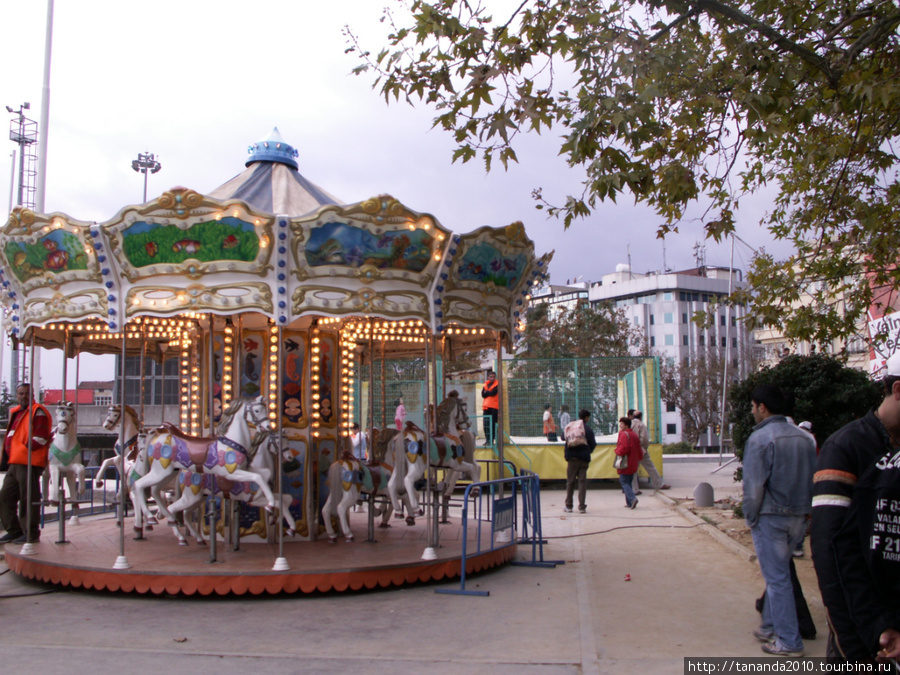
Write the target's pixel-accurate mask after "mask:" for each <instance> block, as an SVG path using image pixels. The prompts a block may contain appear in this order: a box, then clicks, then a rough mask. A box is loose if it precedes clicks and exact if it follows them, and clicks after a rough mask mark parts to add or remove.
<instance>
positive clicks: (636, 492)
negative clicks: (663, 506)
mask: <svg viewBox="0 0 900 675" xmlns="http://www.w3.org/2000/svg"><path fill="white" fill-rule="evenodd" d="M634 494H636V495H642V494H644V493H643V492H642V491H640V490H635V492H634Z"/></svg>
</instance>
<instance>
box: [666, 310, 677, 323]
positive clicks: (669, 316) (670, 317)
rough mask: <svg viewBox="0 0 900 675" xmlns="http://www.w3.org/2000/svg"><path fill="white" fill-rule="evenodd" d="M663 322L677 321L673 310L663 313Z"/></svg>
mask: <svg viewBox="0 0 900 675" xmlns="http://www.w3.org/2000/svg"><path fill="white" fill-rule="evenodd" d="M663 323H675V315H674V314H672V312H666V313H665V314H663Z"/></svg>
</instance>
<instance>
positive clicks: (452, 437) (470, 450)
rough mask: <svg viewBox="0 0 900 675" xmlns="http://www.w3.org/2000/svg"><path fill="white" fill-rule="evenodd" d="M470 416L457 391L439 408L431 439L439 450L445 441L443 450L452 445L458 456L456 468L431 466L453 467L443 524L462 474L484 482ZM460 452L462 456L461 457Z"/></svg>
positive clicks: (444, 495) (445, 491)
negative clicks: (470, 429)
mask: <svg viewBox="0 0 900 675" xmlns="http://www.w3.org/2000/svg"><path fill="white" fill-rule="evenodd" d="M470 426H471V425H470V422H469V415H468V413H467V411H466V402H465V401H464V400H462V399H461V398H459V395H458V394H457V392H455V391H451V392H450V394H449V395H448V396H447V398H445V399H444V400H443V401H441V403H440V404H439V405H438V408H437V415H436V422H435V427H436V429H435V432H436V433H435V434H434V435H433V436H432V438H433V439H434V441H435V442H436V443H437V444H438V445H439V446H440V444H441V442H442V440H443V444H444V446H446V445H448V444H449V445H450V447H451V451H450V452H451V454H453V455H454V456H456V457H457V458H458V460H459V461H457V463H456V466H455V467H454V466H452V462H451V463H450V464H446V463H445V464H437V465H435V464H434V462H432V466H450V467H451V470H450V472H449V474H448V475H447V476H446V478H445V480H446V483H445V485H444V489H443V491H442V497H443V500H442V501H443V504H442V508H443V517H442V519H441V522H444V523H446V522H447V514H448V511H449V502H450V496H451V495H452V494H453V490H454V489H455V488H456V481H457V480H459V474H460V473H466V474H468V475H469V478H470V479H471V480H472V481H473V482H475V483H477V482H478V481H479V480H480V479H481V467H480V466H479V465H478V462H476V461H475V436H474V435H473V434H472V432H471V431H469V427H470ZM460 450H461V455H460Z"/></svg>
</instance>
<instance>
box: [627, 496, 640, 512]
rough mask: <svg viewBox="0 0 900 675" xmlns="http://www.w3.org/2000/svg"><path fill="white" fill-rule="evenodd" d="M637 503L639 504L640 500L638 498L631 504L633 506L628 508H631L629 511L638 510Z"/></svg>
mask: <svg viewBox="0 0 900 675" xmlns="http://www.w3.org/2000/svg"><path fill="white" fill-rule="evenodd" d="M637 503H638V500H637V498H635V500H634V501H633V502H631V506H629V507H628V508H629V509H636V508H637Z"/></svg>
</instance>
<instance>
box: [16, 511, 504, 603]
mask: <svg viewBox="0 0 900 675" xmlns="http://www.w3.org/2000/svg"><path fill="white" fill-rule="evenodd" d="M366 517H367V516H366V514H363V513H359V514H351V524H352V525H353V528H354V533H355V534H356V537H357V539H356V540H355V541H353V542H346V541H344V540H343V539H339V540H338V543H334V544H332V543H329V542H328V541H327V540H323V541H313V542H310V541H302V542H288V541H286V542H285V543H284V558H285V559H286V560H287V564H288V566H289V569H288V570H286V571H273V569H272V568H273V565H274V564H275V560H276V558H277V556H278V546H277V545H276V544H265V543H246V542H244V543H242V544H241V548H240V550H238V551H235V550H233V547H232V546H231V545H229V544H227V543H225V542H222V541H219V542H218V543H217V544H218V545H217V555H216V558H217V559H216V562H210V551H209V545H208V544H206V545H205V546H201V545H198V544H196V543H194V542H191V543H190V545H189V546H179V545H178V542H177V541H176V539H175V537H174V535H173V534H172V532H171V531H170V530H169V528H167V527H163V526H157V527H156V528H155V529H154V530H153V531H152V532H149V533H148V534H147V537H146V539H145V540H143V541H133V540H132V539H131V535H130V529H129V530H128V533H129V534H128V536H127V538H126V540H125V557H126V558H127V559H128V562H129V564H130V565H131V567H130V568H129V569H124V570H118V569H113V565H114V564H115V562H116V559H117V557H118V553H119V531H118V527H117V526H116V521H115V520H114V519H113V518H112V517H107V518H100V519H97V520H83V521H82V524H81V525H79V526H77V527H69V528H68V529H67V532H66V538H67V539H68V541H69V543H66V544H57V543H54V541H55V539H56V538H57V527H56V525H55V524H53V525H50V526H48V527H46V528H45V529H44V530H43V532H42V535H41V541H40V542H38V543H36V544H34V555H21V550H22V546H21V545H14V544H8V545H7V546H6V551H5V555H6V563H7V565H8V566H9V568H10V569H11V570H12V571H13V572H15V573H16V574H18V575H20V576H22V577H25V578H27V579H33V580H35V581H40V582H45V583H50V584H55V585H59V586H64V587H70V588H83V589H87V590H98V591H104V590H105V591H118V592H125V593H141V594H147V593H149V594H154V595H163V594H166V595H176V594H182V595H197V594H199V595H213V594H216V595H244V594H246V593H250V594H252V595H262V594H279V593H291V594H294V593H321V592H328V591H359V590H362V589H374V588H389V587H392V586H405V585H409V584H416V583H427V582H439V581H447V580H451V579H457V578H459V575H460V571H461V570H460V566H461V555H462V528H461V527H460V526H459V523H458V521H453V522H451V523H450V524H447V525H441V526H440V527H441V541H440V545H439V546H438V547H437V548H436V549H435V553H436V554H437V558H436V559H435V560H422V554H423V552H424V551H425V548H426V546H427V537H426V534H427V533H426V520H425V518H420V519H418V522H417V524H416V525H415V526H412V527H409V526H407V525H406V524H405V523H404V522H403V521H401V520H397V521H394V524H393V526H392V527H391V528H389V529H379V528H376V530H375V538H376V542H374V543H367V542H366V541H365V532H366V527H367V521H366ZM129 525H130V521H126V527H128V526H129ZM483 529H485V530H486V532H484V533H482V534H481V537H482V548H483V549H484V552H482V553H473V552H475V551H476V550H477V546H478V540H477V535H476V534H475V533H470V534H469V541H468V546H467V548H468V552H469V556H468V559H467V562H466V575H469V574H474V573H477V572H482V571H485V570H488V569H491V568H493V567H497V566H498V565H502V564H504V563H507V562H509V561H510V560H512V558H513V556H514V555H515V552H516V546H515V544H511V545H507V546H504V547H502V548H495V549H494V550H488V549H490V545H489V544H490V542H489V537H490V527H489V526H488V527H487V528H483Z"/></svg>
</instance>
